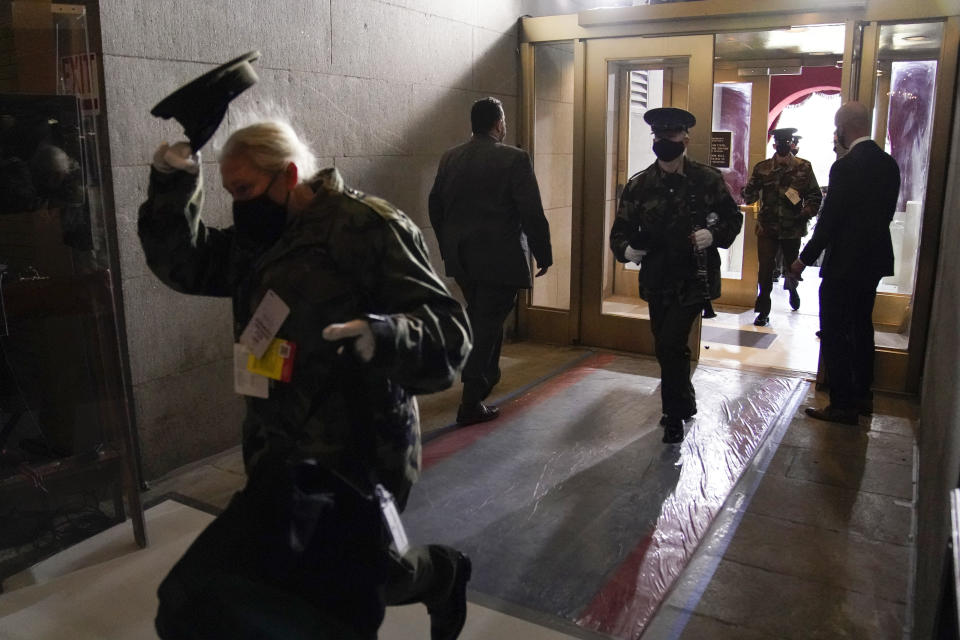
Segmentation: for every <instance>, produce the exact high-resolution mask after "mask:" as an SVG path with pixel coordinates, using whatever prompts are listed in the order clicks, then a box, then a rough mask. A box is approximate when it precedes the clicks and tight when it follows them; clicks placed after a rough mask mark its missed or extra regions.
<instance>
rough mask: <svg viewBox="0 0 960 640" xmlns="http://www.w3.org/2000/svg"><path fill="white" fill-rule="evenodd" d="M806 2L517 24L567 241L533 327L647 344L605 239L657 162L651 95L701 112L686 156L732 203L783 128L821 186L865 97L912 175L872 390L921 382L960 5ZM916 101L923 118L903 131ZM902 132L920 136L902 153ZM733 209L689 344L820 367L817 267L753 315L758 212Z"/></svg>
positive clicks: (612, 344) (644, 322) (531, 140)
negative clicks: (846, 112) (726, 246)
mask: <svg viewBox="0 0 960 640" xmlns="http://www.w3.org/2000/svg"><path fill="white" fill-rule="evenodd" d="M799 4H800V5H803V7H801V6H799V5H798V6H797V7H796V11H795V12H794V13H791V14H787V13H783V14H771V13H762V14H756V15H754V14H749V15H745V14H744V13H743V11H742V9H741V8H740V7H738V6H737V3H735V2H730V3H725V2H717V4H716V6H715V7H713V8H712V9H711V11H712V13H711V15H710V16H709V17H704V16H698V15H695V12H693V13H691V11H690V5H682V4H678V5H671V6H660V7H642V6H637V7H630V8H621V9H616V10H613V9H611V10H595V11H590V12H582V13H580V14H578V15H573V16H565V17H564V18H569V19H563V20H561V19H559V18H560V17H558V18H557V19H554V18H529V19H525V20H524V32H523V43H522V44H521V61H522V71H523V75H522V78H523V83H524V88H523V100H522V118H521V122H522V124H523V127H524V131H523V135H522V136H521V139H522V144H523V145H524V146H525V147H526V148H528V149H530V150H531V153H532V155H533V157H534V165H535V170H536V172H537V175H538V179H539V180H540V184H541V189H542V191H543V192H544V201H545V208H547V207H546V203H547V201H548V200H549V201H551V202H552V203H553V204H554V205H556V206H555V207H551V209H552V211H551V210H548V217H549V216H550V215H557V216H560V217H562V218H563V220H561V221H558V224H557V225H556V232H554V219H553V218H551V220H550V221H551V231H552V233H553V234H554V246H555V247H559V248H560V251H559V252H556V251H555V264H556V265H557V266H558V267H559V268H557V269H556V272H557V273H556V279H555V280H551V281H550V282H542V283H541V282H535V283H534V289H533V291H532V292H531V294H530V295H529V296H528V297H527V299H526V301H525V304H522V305H521V306H520V318H519V329H520V333H521V335H522V336H523V337H525V338H529V339H532V340H541V341H545V342H553V343H560V344H584V345H588V346H598V347H605V348H613V349H622V350H626V351H632V352H636V353H642V354H650V355H652V353H653V344H652V342H653V341H652V336H651V335H650V331H649V320H648V317H647V313H646V306H645V304H644V303H643V301H642V300H640V299H639V297H638V296H637V294H636V285H635V283H636V271H635V270H633V269H632V268H631V267H628V266H623V265H620V264H618V263H616V262H615V261H614V260H613V258H612V256H611V255H610V252H609V249H608V247H607V236H608V232H609V228H610V225H611V223H612V219H613V216H614V215H615V212H616V206H617V202H618V197H619V193H620V189H621V188H622V186H623V185H624V184H625V183H626V181H627V179H629V177H630V175H631V174H632V173H633V172H634V171H636V170H638V168H643V166H644V163H646V162H647V161H649V160H650V159H649V158H647V157H645V156H644V154H645V153H646V151H647V150H649V129H648V128H646V127H645V126H643V125H638V124H637V121H638V116H639V120H640V122H642V111H643V109H646V108H654V107H655V106H678V107H682V108H685V109H687V110H688V111H691V112H692V113H693V114H694V115H695V116H696V118H697V123H698V124H697V126H696V127H694V128H693V129H692V130H691V138H692V140H691V145H690V147H689V149H688V155H689V156H690V157H691V158H693V159H694V160H697V161H699V162H702V163H709V164H713V165H714V166H716V167H717V168H719V169H720V170H721V171H722V172H723V173H724V176H725V179H726V180H727V184H728V186H729V187H730V191H731V194H732V195H734V197H735V198H737V199H739V196H740V194H739V190H740V189H741V188H742V186H743V184H744V182H745V181H746V179H747V178H748V177H749V173H750V171H751V170H752V168H753V166H755V165H756V163H757V162H760V161H761V160H763V159H765V158H768V157H770V155H771V150H770V147H769V143H770V140H769V136H768V132H769V131H770V130H771V129H772V128H775V127H778V126H779V127H796V128H798V129H800V131H799V132H798V133H799V134H800V135H801V136H802V137H801V138H800V141H799V144H800V150H799V152H798V155H799V157H803V158H806V159H808V160H810V161H811V162H812V164H813V165H814V169H815V173H816V177H817V179H818V183H819V185H820V186H821V187H824V188H827V187H828V186H829V185H828V183H829V166H830V164H831V163H832V160H833V157H834V156H833V150H832V133H833V123H832V116H833V113H834V112H835V110H836V108H837V107H838V106H839V105H840V104H841V103H842V102H845V101H847V100H852V99H857V100H859V101H861V102H864V103H866V104H867V105H868V107H870V108H872V109H873V111H874V114H875V118H874V122H875V130H874V139H875V140H876V141H877V142H878V144H880V145H881V146H883V147H886V148H887V150H888V151H890V152H891V153H893V152H894V151H895V150H897V149H898V148H899V151H900V152H901V153H904V154H905V155H904V158H905V161H906V162H909V163H911V167H909V168H908V171H909V172H910V175H911V176H912V177H913V184H914V185H915V186H917V185H918V186H919V190H916V189H915V190H914V191H912V192H911V193H909V194H907V193H905V194H902V195H903V196H904V197H903V198H902V200H903V201H904V206H903V207H899V208H901V209H903V210H902V211H901V212H899V217H898V218H896V219H895V220H894V224H893V225H892V226H891V234H892V236H893V238H894V244H895V245H897V246H898V247H899V252H898V258H899V260H898V264H899V265H901V267H899V268H898V273H897V274H896V275H895V276H894V277H893V278H892V279H891V281H889V282H884V283H883V285H882V287H881V292H880V295H878V299H877V300H878V303H877V307H876V313H875V316H874V320H875V325H876V328H877V331H878V333H877V340H876V341H877V345H878V348H877V359H876V361H877V376H876V383H877V387H878V388H882V389H890V390H898V391H911V390H915V389H916V388H917V385H918V384H919V374H920V371H921V369H922V363H923V354H924V351H925V347H926V328H927V323H928V318H929V310H930V304H931V300H932V298H931V291H932V288H933V280H934V275H935V274H934V266H935V262H936V253H937V249H938V244H939V220H940V217H941V213H942V211H941V210H942V199H943V194H944V191H945V183H946V175H945V161H946V157H947V153H946V152H947V149H946V140H947V139H948V136H947V135H946V132H948V131H949V127H950V122H951V119H952V117H953V105H952V102H951V100H950V96H952V93H953V88H954V80H955V74H956V68H957V67H956V62H957V61H956V55H955V52H956V49H957V44H958V41H960V35H958V34H960V16H954V15H944V14H949V12H948V11H945V10H943V9H942V8H937V7H934V6H932V5H931V6H927V5H924V7H926V8H923V7H920V8H918V7H914V9H913V10H911V11H910V12H909V16H908V15H907V14H906V13H904V11H903V10H902V8H898V7H895V6H893V5H890V4H882V5H880V4H878V5H877V6H873V4H874V3H870V2H865V3H861V5H858V6H857V7H853V8H851V7H835V8H832V9H824V8H823V6H824V3H820V2H813V0H811V1H810V2H801V3H799ZM808 4H809V5H810V7H807V9H809V10H808V11H807V12H806V13H802V12H801V10H802V9H803V8H804V7H806V6H807V5H808ZM814 4H816V5H817V8H816V9H813V8H811V7H812V6H813V5H814ZM728 5H729V6H728ZM674 14H676V15H674ZM901 14H903V15H901ZM905 18H909V19H908V20H905ZM694 34H696V35H694ZM548 51H550V52H552V55H547V52H548ZM545 88H546V89H545ZM914 88H916V89H918V91H920V93H917V92H915V91H914ZM915 96H921V97H920V98H919V101H918V99H917V98H915ZM920 102H922V103H923V105H925V108H926V111H925V112H924V114H925V115H924V118H925V119H924V118H921V119H920V120H921V121H922V123H923V124H922V126H920V128H919V129H918V130H917V131H913V130H912V129H910V131H908V129H909V127H907V126H906V123H908V122H916V121H917V120H918V113H919V112H918V111H917V109H916V107H917V105H918V104H919V103H920ZM937 131H940V132H941V133H944V135H934V133H935V132H937ZM558 133H559V135H558ZM909 139H918V140H927V141H928V142H927V143H926V144H923V143H921V144H920V145H919V147H918V148H917V149H913V150H912V151H908V150H907V148H906V147H905V146H904V145H905V143H906V141H907V140H909ZM908 205H909V206H908ZM741 210H742V212H743V213H744V228H743V231H742V233H741V235H740V237H739V238H738V241H737V243H736V244H735V245H734V246H733V247H731V249H730V251H728V252H725V255H724V257H723V259H724V265H723V278H724V282H723V297H722V298H721V299H719V300H717V301H715V303H716V308H717V311H718V312H720V316H719V317H718V318H717V319H715V320H710V321H707V322H704V323H700V322H698V323H696V325H695V326H694V330H693V332H692V334H691V336H690V346H691V349H692V350H693V351H694V353H695V354H699V355H700V357H701V359H703V360H704V361H710V362H717V361H721V362H724V363H725V364H728V365H731V364H736V365H737V366H745V367H750V368H752V367H762V368H777V369H785V370H788V371H793V372H801V373H804V374H811V373H813V372H815V371H817V365H818V360H819V358H818V353H819V345H818V339H817V336H816V331H817V330H818V328H819V327H818V324H819V323H818V319H817V318H818V311H819V310H818V308H817V298H818V295H817V293H818V291H817V290H818V285H819V278H818V277H817V273H816V271H815V270H811V269H808V270H807V272H806V274H809V275H808V276H807V277H806V280H805V281H804V282H803V283H802V286H801V288H800V290H799V293H800V296H801V305H800V309H799V310H797V311H794V310H792V309H791V308H790V306H789V305H788V304H787V299H786V296H787V294H786V292H784V291H783V290H782V281H781V283H780V287H779V288H777V289H775V291H774V294H773V314H772V321H773V322H772V324H771V326H770V327H754V326H753V319H754V318H755V314H754V312H753V303H754V300H755V299H756V295H757V255H756V236H755V215H756V209H755V208H753V207H750V206H747V205H746V204H742V205H741ZM561 223H562V224H561ZM813 224H814V223H811V224H810V229H811V230H812V228H813ZM807 237H808V238H809V235H808V236H807ZM701 332H702V333H701ZM818 375H819V373H818Z"/></svg>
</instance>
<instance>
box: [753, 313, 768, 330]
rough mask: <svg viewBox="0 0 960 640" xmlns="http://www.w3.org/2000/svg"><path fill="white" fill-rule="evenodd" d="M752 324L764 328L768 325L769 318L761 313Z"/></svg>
mask: <svg viewBox="0 0 960 640" xmlns="http://www.w3.org/2000/svg"><path fill="white" fill-rule="evenodd" d="M753 324H755V325H756V326H758V327H765V326H767V325H768V324H770V316H768V315H767V314H765V313H761V314H760V315H758V316H757V319H756V320H754V321H753Z"/></svg>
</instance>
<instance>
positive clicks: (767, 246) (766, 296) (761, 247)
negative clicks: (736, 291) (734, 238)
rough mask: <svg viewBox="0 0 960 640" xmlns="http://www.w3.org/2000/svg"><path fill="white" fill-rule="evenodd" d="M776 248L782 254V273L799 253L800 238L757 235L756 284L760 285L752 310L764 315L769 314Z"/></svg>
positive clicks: (786, 270) (787, 269) (788, 268)
mask: <svg viewBox="0 0 960 640" xmlns="http://www.w3.org/2000/svg"><path fill="white" fill-rule="evenodd" d="M778 249H779V250H781V251H782V254H783V262H782V265H783V273H787V272H788V271H790V265H792V264H793V261H794V260H796V259H797V256H798V255H800V238H784V239H778V238H768V237H766V236H757V263H758V270H757V284H759V285H760V294H759V295H758V296H757V302H756V304H755V305H754V310H755V311H756V312H757V313H760V314H763V315H765V316H767V315H770V294H771V292H772V291H773V270H774V269H775V268H776V260H777V250H778Z"/></svg>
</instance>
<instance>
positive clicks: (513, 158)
mask: <svg viewBox="0 0 960 640" xmlns="http://www.w3.org/2000/svg"><path fill="white" fill-rule="evenodd" d="M430 223H431V224H432V225H433V230H434V232H435V233H436V234H437V240H438V241H439V242H440V255H441V256H442V257H443V262H444V267H445V269H446V273H447V275H448V276H451V277H454V278H461V279H464V280H468V281H474V282H489V283H493V284H501V285H507V286H515V287H518V288H529V287H530V286H531V284H532V280H531V277H530V264H529V259H528V257H527V243H528V242H529V249H530V251H532V252H533V256H534V258H536V260H537V266H538V267H541V268H543V267H549V266H550V265H551V264H553V253H552V251H551V248H550V227H549V225H548V223H547V218H546V216H544V214H543V205H542V204H541V202H540V190H539V188H538V187H537V179H536V176H534V174H533V165H532V164H531V163H530V156H529V154H528V153H527V152H526V151H523V150H521V149H517V148H516V147H511V146H508V145H504V144H500V143H499V142H496V141H495V140H494V139H493V138H491V137H489V136H485V135H475V136H474V137H473V138H471V139H470V141H469V142H466V143H464V144H461V145H460V146H457V147H454V148H452V149H449V150H448V151H447V152H446V153H444V154H443V157H442V158H441V159H440V167H439V168H438V169H437V178H436V180H435V181H434V183H433V189H432V190H431V191H430Z"/></svg>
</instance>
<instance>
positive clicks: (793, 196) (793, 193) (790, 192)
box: [783, 187, 800, 204]
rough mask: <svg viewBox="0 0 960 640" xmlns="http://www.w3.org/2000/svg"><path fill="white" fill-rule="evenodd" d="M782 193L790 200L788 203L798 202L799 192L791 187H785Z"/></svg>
mask: <svg viewBox="0 0 960 640" xmlns="http://www.w3.org/2000/svg"><path fill="white" fill-rule="evenodd" d="M783 195H785V196H787V200H789V201H790V204H798V203H799V202H800V194H799V193H797V190H796V189H794V188H793V187H790V188H789V189H787V192H786V193H784V194H783Z"/></svg>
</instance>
